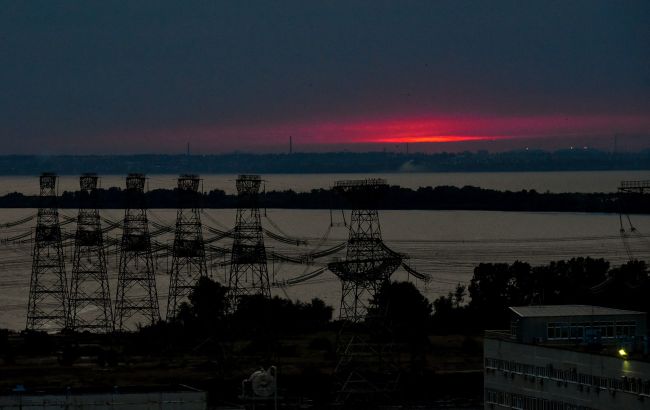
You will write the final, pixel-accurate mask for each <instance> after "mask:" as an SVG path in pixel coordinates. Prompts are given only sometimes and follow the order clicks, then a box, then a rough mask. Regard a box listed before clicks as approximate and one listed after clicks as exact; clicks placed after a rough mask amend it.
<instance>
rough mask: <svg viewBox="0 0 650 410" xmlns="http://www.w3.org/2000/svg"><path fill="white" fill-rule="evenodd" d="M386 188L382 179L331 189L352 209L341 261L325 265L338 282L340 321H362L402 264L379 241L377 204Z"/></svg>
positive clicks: (400, 259)
mask: <svg viewBox="0 0 650 410" xmlns="http://www.w3.org/2000/svg"><path fill="white" fill-rule="evenodd" d="M387 187H388V185H387V184H386V181H384V180H382V179H364V180H352V181H338V182H336V184H335V186H334V190H335V191H337V192H339V193H340V194H342V195H343V196H344V197H345V198H346V199H347V200H348V203H349V205H350V207H351V208H352V214H351V217H350V226H349V233H348V243H347V248H346V255H345V259H344V260H342V261H337V262H332V263H330V264H328V268H329V269H330V270H331V271H332V272H333V273H334V274H335V275H336V276H338V277H339V278H340V279H341V284H342V294H341V305H340V311H339V319H341V320H344V321H348V322H352V323H358V322H360V321H363V320H364V319H365V317H366V314H367V312H368V301H369V300H371V299H372V298H374V296H375V295H376V293H377V291H378V290H379V288H380V287H381V286H382V285H383V284H384V283H385V282H387V281H389V280H390V276H391V275H392V274H393V272H395V270H396V269H397V268H398V267H399V266H400V265H401V263H402V256H401V255H399V254H398V253H396V252H394V251H392V250H390V249H389V248H388V247H387V246H386V245H385V244H384V242H383V240H382V237H381V226H380V224H379V212H378V211H377V202H378V201H379V199H380V198H381V195H382V193H383V191H385V189H386V188H387Z"/></svg>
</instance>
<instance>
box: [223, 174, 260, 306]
mask: <svg viewBox="0 0 650 410" xmlns="http://www.w3.org/2000/svg"><path fill="white" fill-rule="evenodd" d="M236 185H237V217H236V221H235V228H234V231H233V235H234V241H233V245H232V254H231V261H230V275H229V278H228V287H229V298H230V301H231V307H235V306H236V305H237V303H238V301H239V299H240V298H241V297H242V296H244V295H252V294H261V295H264V296H266V297H271V286H270V282H269V271H268V266H267V259H266V248H265V246H264V235H263V230H262V222H261V218H260V205H259V193H260V187H261V185H262V179H261V178H260V176H259V175H240V176H239V177H238V178H237V181H236Z"/></svg>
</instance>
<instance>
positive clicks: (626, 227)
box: [618, 180, 650, 261]
mask: <svg viewBox="0 0 650 410" xmlns="http://www.w3.org/2000/svg"><path fill="white" fill-rule="evenodd" d="M645 193H650V180H642V181H621V185H619V187H618V206H619V211H618V221H619V224H620V230H619V233H620V235H621V240H622V241H623V247H624V248H625V252H626V253H627V256H628V259H629V260H630V261H632V260H635V259H636V257H635V255H634V252H633V250H632V247H631V246H630V242H629V241H630V240H631V239H632V238H634V237H637V238H640V239H642V240H644V241H646V238H645V237H644V235H643V234H642V233H641V232H639V230H638V229H637V228H636V227H635V226H634V223H633V222H632V218H631V217H630V214H629V210H628V209H627V207H628V200H629V197H631V196H632V197H634V196H641V195H644V194H645Z"/></svg>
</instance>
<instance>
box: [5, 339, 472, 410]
mask: <svg viewBox="0 0 650 410" xmlns="http://www.w3.org/2000/svg"><path fill="white" fill-rule="evenodd" d="M39 338H40V339H41V340H40V341H39V342H38V344H39V345H41V346H39V347H38V349H39V350H40V351H38V352H36V351H34V349H36V347H35V346H34V343H36V339H39ZM43 339H47V341H45V340H43ZM108 339H109V338H101V337H93V336H90V335H85V336H79V335H76V336H74V337H72V336H62V335H59V336H49V337H45V336H43V335H14V334H12V335H11V336H10V337H9V341H8V345H5V346H6V347H9V348H10V349H11V350H12V351H13V352H14V353H13V356H12V357H11V359H10V360H7V358H6V357H5V358H4V359H3V361H2V362H1V363H2V364H1V365H0V372H1V374H2V378H1V379H0V389H1V391H2V392H3V393H5V394H6V393H8V392H10V391H11V389H12V388H14V387H15V386H16V385H18V384H23V385H25V386H26V387H27V388H28V389H32V391H34V390H36V391H38V390H49V391H58V392H65V391H67V390H68V388H70V389H71V390H72V391H75V390H87V389H88V387H89V386H92V388H93V390H96V391H107V392H110V391H114V390H115V389H116V388H117V389H119V388H120V387H122V388H126V387H129V386H138V387H139V388H154V389H155V388H160V389H164V388H166V387H167V386H174V385H176V386H178V385H189V386H192V387H195V388H199V389H202V390H205V391H206V392H208V400H209V404H210V405H212V406H219V405H225V404H227V403H238V402H240V400H239V399H238V395H239V394H240V393H241V382H242V380H244V379H245V378H247V377H248V376H250V374H251V373H252V372H253V371H255V370H256V369H258V368H260V367H261V366H268V365H274V366H277V368H278V385H279V390H280V395H281V397H282V398H283V402H284V403H285V405H287V407H288V408H292V407H290V406H291V405H292V404H294V405H296V404H298V403H303V405H305V404H307V403H311V406H312V407H309V408H328V406H329V404H330V403H331V402H332V397H333V392H335V391H336V388H337V383H338V379H337V377H336V376H335V375H334V366H335V365H336V361H335V355H334V353H333V351H332V346H333V345H334V343H335V340H336V331H324V332H319V333H315V334H302V335H293V336H291V337H283V338H281V339H279V340H277V341H276V342H275V343H274V345H273V353H272V354H270V355H269V354H268V352H266V351H265V349H263V348H262V347H260V346H255V345H256V344H257V343H258V342H256V341H255V340H237V341H235V342H231V343H219V345H218V346H217V345H216V344H215V343H214V342H213V341H205V342H204V343H203V344H202V345H200V346H195V348H194V349H191V350H190V351H184V352H181V351H174V350H173V349H170V350H167V349H159V346H147V345H146V343H144V341H137V342H135V341H133V340H119V339H118V340H116V339H112V340H108ZM141 343H142V344H141ZM45 344H46V345H47V347H42V346H43V345H45ZM429 344H430V345H429V347H428V348H427V352H426V354H425V357H424V358H423V360H421V359H420V360H419V361H418V363H417V366H416V367H417V369H416V368H414V367H413V363H411V361H410V357H409V356H410V354H409V352H408V348H406V347H405V346H401V347H399V349H400V350H403V352H402V354H401V355H400V356H402V358H403V361H404V362H403V363H401V367H402V375H401V378H400V384H399V393H398V394H397V396H394V397H393V398H392V402H393V403H400V404H419V405H424V404H431V405H433V404H435V403H448V402H457V403H464V404H469V403H480V400H481V397H482V377H483V373H482V350H481V346H482V340H481V338H480V337H476V336H463V335H446V336H430V337H429ZM224 349H225V350H228V352H227V353H226V352H224V351H223V350H224ZM224 355H225V356H224ZM226 357H227V358H226ZM389 403H390V402H389V401H388V400H387V401H386V404H389Z"/></svg>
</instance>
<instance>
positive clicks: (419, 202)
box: [0, 186, 650, 213]
mask: <svg viewBox="0 0 650 410" xmlns="http://www.w3.org/2000/svg"><path fill="white" fill-rule="evenodd" d="M78 195H79V194H78V192H64V193H63V194H62V195H61V196H60V197H59V201H58V203H59V206H60V207H61V208H77V207H78V206H79V197H78ZM146 198H147V204H148V206H149V207H150V208H175V207H176V206H177V205H178V196H177V194H176V191H175V190H172V189H169V190H166V189H157V190H153V191H150V192H147V193H146ZM125 200H126V199H125V195H124V191H122V190H121V189H119V188H109V189H107V190H100V191H99V192H98V206H99V207H100V208H105V209H118V208H122V207H124V205H125V203H126V202H125ZM200 203H201V204H202V206H203V207H204V208H215V209H216V208H236V207H237V196H236V195H228V194H226V193H225V192H224V191H221V190H213V191H210V192H207V193H205V194H203V195H202V196H201V198H200ZM38 204H39V198H38V196H35V195H32V196H27V195H23V194H20V193H11V194H7V195H4V196H2V197H0V208H37V207H38ZM376 205H377V208H378V209H401V210H407V209H428V210H486V211H528V212H619V211H624V212H627V213H648V212H650V196H648V195H634V194H628V195H626V196H625V197H624V200H623V202H622V200H621V197H619V196H618V195H617V194H614V193H549V192H546V193H540V192H537V191H535V190H523V191H518V192H511V191H495V190H492V189H482V188H476V187H472V186H465V187H463V188H458V187H452V186H438V187H435V188H432V187H426V188H418V189H415V190H414V189H409V188H401V187H398V186H392V187H390V188H389V189H388V192H386V194H385V195H384V196H383V198H382V199H381V200H380V201H378V202H377V204H376ZM261 206H262V207H266V208H290V209H291V208H293V209H329V208H330V207H332V208H334V209H337V208H345V207H346V203H345V202H344V201H343V199H342V198H340V197H339V196H337V195H333V193H332V192H331V191H330V190H328V189H313V190H311V191H310V192H294V191H291V190H289V191H271V192H267V193H265V194H264V195H263V196H262V200H261Z"/></svg>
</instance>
